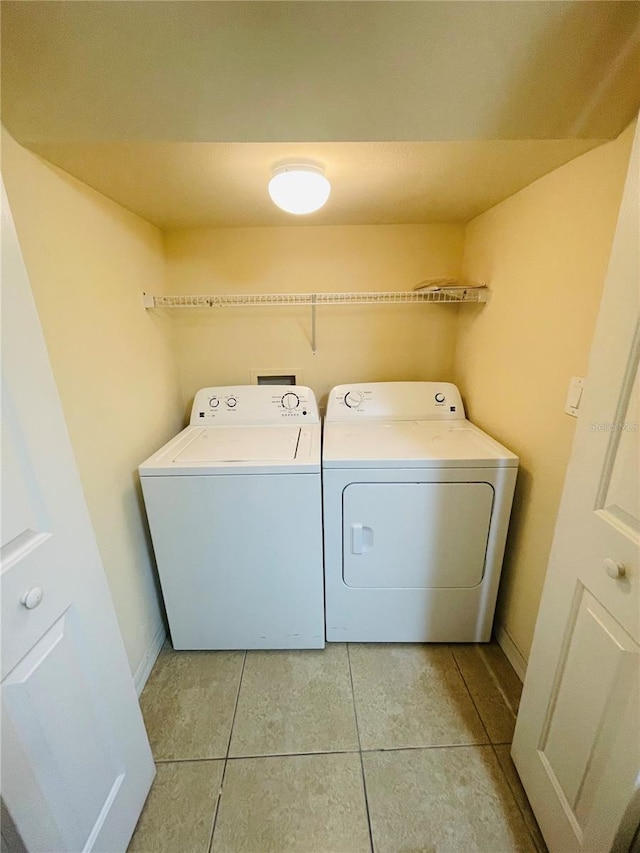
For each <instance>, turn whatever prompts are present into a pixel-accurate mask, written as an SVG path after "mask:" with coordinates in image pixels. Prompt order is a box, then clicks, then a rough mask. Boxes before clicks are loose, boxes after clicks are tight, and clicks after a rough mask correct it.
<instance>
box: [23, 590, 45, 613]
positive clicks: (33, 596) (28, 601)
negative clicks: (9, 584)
mask: <svg viewBox="0 0 640 853" xmlns="http://www.w3.org/2000/svg"><path fill="white" fill-rule="evenodd" d="M43 595H44V593H43V591H42V587H41V586H34V587H33V589H30V590H29V591H28V592H25V594H24V595H23V596H22V598H21V599H20V604H23V605H24V606H25V607H26V608H27V610H33V608H34V607H37V606H38V605H39V604H40V602H41V601H42V596H43Z"/></svg>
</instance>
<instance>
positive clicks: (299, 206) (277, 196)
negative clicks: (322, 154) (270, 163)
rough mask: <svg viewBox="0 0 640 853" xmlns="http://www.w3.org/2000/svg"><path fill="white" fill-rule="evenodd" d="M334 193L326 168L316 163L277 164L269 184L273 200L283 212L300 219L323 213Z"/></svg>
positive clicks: (289, 162)
mask: <svg viewBox="0 0 640 853" xmlns="http://www.w3.org/2000/svg"><path fill="white" fill-rule="evenodd" d="M330 192H331V184H330V183H329V181H328V179H327V177H326V176H325V174H324V165H323V164H322V163H318V162H316V161H315V160H289V161H286V162H282V163H276V165H275V166H274V167H273V177H272V178H271V180H270V181H269V195H270V196H271V200H272V201H273V203H274V204H275V205H277V207H279V208H280V209H281V210H285V211H286V212H287V213H294V214H297V215H298V216H301V215H304V214H305V213H313V212H314V211H316V210H320V208H321V207H322V205H323V204H325V203H326V201H327V199H328V198H329V193H330Z"/></svg>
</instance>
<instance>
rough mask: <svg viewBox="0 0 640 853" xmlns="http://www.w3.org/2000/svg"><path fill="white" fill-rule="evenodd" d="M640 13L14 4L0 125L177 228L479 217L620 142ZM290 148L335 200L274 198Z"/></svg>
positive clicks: (639, 41) (475, 5)
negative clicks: (270, 184) (289, 206)
mask: <svg viewBox="0 0 640 853" xmlns="http://www.w3.org/2000/svg"><path fill="white" fill-rule="evenodd" d="M639 22H640V3H638V2H635V0H633V2H614V1H613V0H605V2H598V0H593V1H592V2H563V0H550V2H546V1H545V0H532V2H527V0H523V2H512V1H511V0H506V2H500V0H495V2H494V0H477V2H475V0H471V2H466V0H443V2H440V1H439V0H418V1H417V2H403V0H392V2H384V0H383V2H358V0H354V1H353V2H339V1H338V2H314V0H311V1H310V2H216V0H205V2H190V0H178V2H174V0H148V2H101V0H92V2H56V0H47V2H38V1H37V0H36V2H24V0H20V2H12V0H4V2H3V3H2V120H3V123H4V124H5V126H6V127H7V128H8V130H9V131H10V133H11V134H12V135H13V136H14V137H15V138H16V139H17V140H18V141H19V142H21V143H22V144H24V145H27V146H28V147H30V148H32V149H33V150H34V151H36V152H37V153H39V154H41V155H42V156H43V157H45V158H46V159H49V160H50V161H51V162H53V163H55V164H57V165H59V166H60V167H61V168H63V169H64V170H66V171H68V172H69V173H71V174H73V175H75V176H76V177H78V178H79V179H80V180H82V181H84V182H86V183H87V184H89V185H90V186H93V187H95V188H96V189H98V190H100V191H101V192H103V193H104V194H105V195H107V196H109V197H111V198H113V199H115V200H116V201H118V202H120V203H121V204H123V205H124V206H125V207H128V208H129V209H131V210H134V211H135V212H137V213H139V214H140V215H142V216H144V217H145V218H146V219H149V220H150V221H152V222H155V223H156V224H158V225H160V226H161V227H165V228H172V227H186V226H191V225H209V224H210V225H214V224H215V225H268V224H284V223H285V222H286V223H291V222H293V221H295V222H298V221H299V222H301V223H304V224H312V223H314V224H315V223H317V224H333V223H335V224H337V223H369V222H371V223H373V222H434V221H465V220H467V219H469V218H471V217H472V216H474V215H476V214H477V213H479V212H480V211H481V210H484V209H486V208H487V207H490V206H491V205H492V204H495V203H496V202H497V201H500V200H501V199H502V198H505V197H506V196H508V195H510V194H511V193H513V192H515V191H517V190H518V189H520V188H521V187H522V186H525V185H526V184H528V183H530V182H531V181H532V180H534V179H535V178H537V177H539V176H540V175H542V174H544V173H546V172H548V171H551V170H552V169H553V168H556V167H557V166H558V165H560V164H562V163H564V162H566V161H567V160H569V159H571V158H573V157H575V156H577V155H579V154H580V153H582V152H583V151H585V150H588V149H589V148H592V147H594V146H595V145H597V144H600V143H601V142H602V141H604V140H606V139H611V138H614V137H615V136H617V135H618V134H619V133H620V132H621V131H622V130H623V129H624V127H626V126H627V124H628V123H629V122H630V121H631V120H632V119H633V117H634V116H635V114H636V113H637V111H638V108H639V106H640V23H639ZM289 154H295V155H299V156H303V157H318V158H320V159H321V160H323V161H324V162H325V163H326V164H327V171H328V174H329V176H330V178H331V179H332V182H333V192H332V196H331V199H330V201H329V203H328V205H327V207H326V208H325V209H324V210H323V211H321V212H319V213H318V214H314V215H313V216H312V217H308V218H303V219H301V220H298V219H296V220H293V219H292V218H291V217H288V216H287V215H286V214H283V213H282V212H279V211H277V210H275V209H274V208H273V207H272V206H271V204H270V202H269V201H268V197H267V194H266V182H267V180H268V177H269V171H270V166H271V164H272V163H273V162H274V161H276V160H279V159H282V158H283V157H286V156H288V155H289Z"/></svg>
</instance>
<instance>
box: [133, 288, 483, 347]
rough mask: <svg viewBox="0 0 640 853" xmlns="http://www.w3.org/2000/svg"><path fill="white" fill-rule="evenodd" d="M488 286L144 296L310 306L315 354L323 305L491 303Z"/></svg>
mask: <svg viewBox="0 0 640 853" xmlns="http://www.w3.org/2000/svg"><path fill="white" fill-rule="evenodd" d="M489 295H490V294H489V289H488V288H487V287H485V286H477V285H475V286H473V287H471V286H468V285H467V286H465V284H464V283H463V282H461V283H460V286H459V287H456V286H451V283H450V282H449V281H448V283H447V286H446V287H441V288H437V289H436V288H435V287H434V288H433V289H425V290H380V291H355V292H351V293H327V292H324V293H215V294H198V295H192V296H151V295H149V294H147V293H145V294H144V307H145V308H169V309H176V308H267V307H283V306H284V307H286V306H296V305H307V306H309V307H310V308H311V349H312V351H313V353H314V355H315V352H316V308H317V307H318V306H322V305H408V304H414V305H415V304H425V303H440V304H445V303H446V304H449V305H451V304H457V305H460V304H463V303H470V302H474V303H482V302H488V301H489Z"/></svg>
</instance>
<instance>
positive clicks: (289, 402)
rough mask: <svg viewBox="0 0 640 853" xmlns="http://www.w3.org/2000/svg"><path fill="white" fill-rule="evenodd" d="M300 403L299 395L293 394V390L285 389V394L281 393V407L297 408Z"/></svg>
mask: <svg viewBox="0 0 640 853" xmlns="http://www.w3.org/2000/svg"><path fill="white" fill-rule="evenodd" d="M299 405H300V397H298V395H297V394H294V393H293V391H287V393H286V394H283V395H282V408H283V409H289V410H291V409H297V408H298V406H299Z"/></svg>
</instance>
